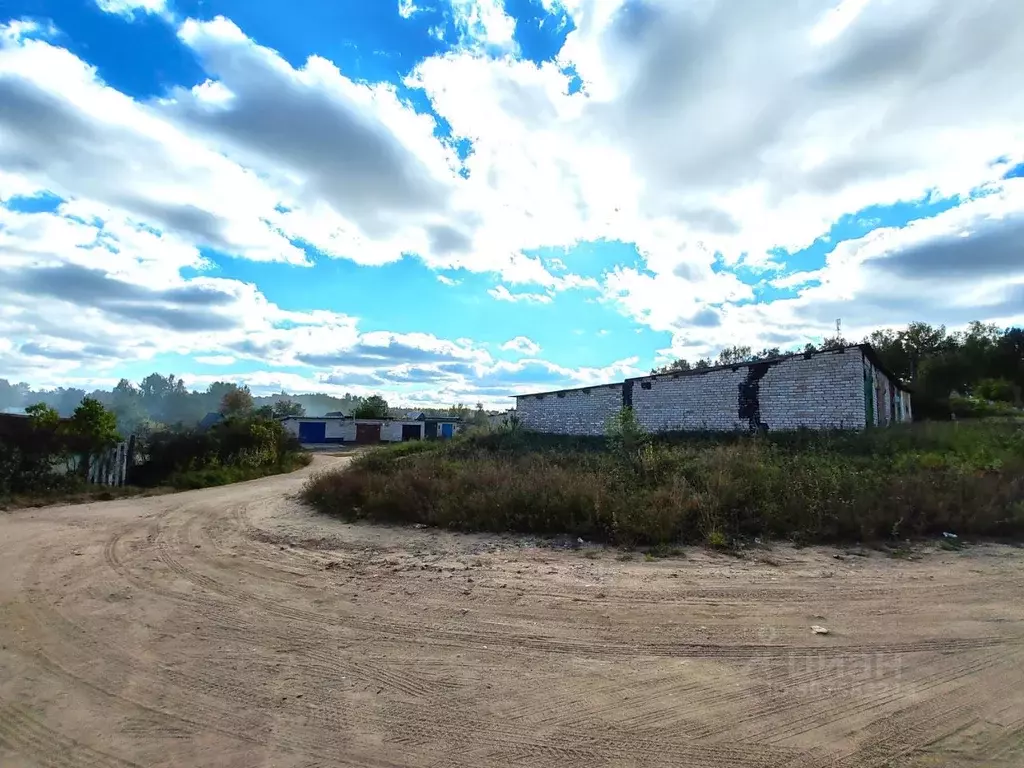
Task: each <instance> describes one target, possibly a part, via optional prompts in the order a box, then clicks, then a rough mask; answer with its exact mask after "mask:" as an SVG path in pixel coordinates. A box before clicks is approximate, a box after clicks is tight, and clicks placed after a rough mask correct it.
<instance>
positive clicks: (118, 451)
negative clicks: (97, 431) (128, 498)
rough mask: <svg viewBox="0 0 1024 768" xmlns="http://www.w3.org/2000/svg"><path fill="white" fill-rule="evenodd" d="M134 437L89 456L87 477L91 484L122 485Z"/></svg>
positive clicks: (126, 477)
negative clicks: (103, 451)
mask: <svg viewBox="0 0 1024 768" xmlns="http://www.w3.org/2000/svg"><path fill="white" fill-rule="evenodd" d="M134 442H135V440H134V438H132V439H130V440H126V441H124V442H121V443H118V444H117V445H115V446H113V447H112V448H110V449H109V450H108V451H106V452H105V453H101V454H99V455H95V456H90V457H89V472H88V475H87V479H88V481H89V482H90V483H92V484H93V485H118V486H120V485H124V484H125V483H126V482H127V480H128V468H129V466H130V462H131V460H132V453H133V452H134V445H133V443H134Z"/></svg>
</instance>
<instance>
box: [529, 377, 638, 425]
mask: <svg viewBox="0 0 1024 768" xmlns="http://www.w3.org/2000/svg"><path fill="white" fill-rule="evenodd" d="M622 387H623V385H622V384H603V385H601V386H599V387H587V388H585V389H570V390H566V391H564V392H549V393H546V394H543V395H525V396H523V397H519V398H516V415H517V416H518V417H519V421H520V423H521V424H522V425H523V428H524V429H529V430H532V431H534V432H547V433H551V434H557V435H603V434H604V433H605V427H606V426H607V425H608V421H609V419H611V418H612V417H613V416H614V415H615V414H617V413H618V412H619V411H620V410H621V409H622Z"/></svg>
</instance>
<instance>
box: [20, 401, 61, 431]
mask: <svg viewBox="0 0 1024 768" xmlns="http://www.w3.org/2000/svg"><path fill="white" fill-rule="evenodd" d="M25 413H26V414H28V417H29V420H30V421H31V422H32V427H33V429H38V430H42V429H53V430H55V429H57V425H58V424H59V423H60V414H59V413H57V409H56V408H52V407H50V406H49V405H47V404H46V403H35V404H34V405H30V406H28V407H26V408H25Z"/></svg>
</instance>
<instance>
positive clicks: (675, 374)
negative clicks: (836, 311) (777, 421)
mask: <svg viewBox="0 0 1024 768" xmlns="http://www.w3.org/2000/svg"><path fill="white" fill-rule="evenodd" d="M850 349H859V350H860V351H861V352H863V353H864V356H865V357H867V358H868V360H869V361H870V362H871V364H872V365H873V366H875V368H877V369H878V370H880V371H881V372H882V373H884V374H885V375H886V376H887V377H888V378H889V380H890V381H891V382H892V383H893V384H895V385H896V386H897V387H898V388H899V389H902V390H904V391H905V392H909V391H910V388H909V387H908V386H907V385H906V384H904V383H903V382H902V381H900V380H899V378H897V376H896V375H895V374H894V373H893V372H892V371H890V370H889V369H888V368H887V367H886V366H885V365H884V364H883V363H882V361H881V359H880V358H879V357H878V353H877V352H875V350H874V349H873V348H872V347H871V345H870V344H849V345H847V346H845V347H838V348H836V349H820V350H816V351H814V352H793V353H792V354H788V355H780V356H778V357H771V358H768V359H765V360H752V361H749V362H744V363H729V364H728V365H712V366H710V367H708V368H691V369H689V370H686V371H667V372H665V373H649V374H647V375H645V376H634V377H631V378H628V379H625V383H631V382H636V381H650V380H651V379H664V378H671V379H678V378H682V377H684V376H703V375H704V374H706V373H714V372H715V371H724V370H737V369H739V368H749V367H750V366H753V365H769V366H771V365H776V364H777V363H781V362H783V361H785V360H792V359H794V358H797V357H803V358H805V359H810V358H812V357H815V356H817V355H829V354H831V355H838V354H843V353H845V352H846V351H847V350H850ZM623 383H624V382H621V381H620V382H614V383H611V384H598V385H594V386H590V387H571V388H569V389H552V390H549V391H546V392H529V393H526V394H523V395H514V397H516V398H517V399H518V398H520V397H535V396H537V395H557V394H561V393H564V392H579V391H582V390H589V389H598V388H599V387H621V386H622V385H623Z"/></svg>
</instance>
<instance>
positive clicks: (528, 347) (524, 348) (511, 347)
mask: <svg viewBox="0 0 1024 768" xmlns="http://www.w3.org/2000/svg"><path fill="white" fill-rule="evenodd" d="M501 348H502V349H503V350H505V351H506V352H517V353H519V354H520V355H526V356H527V357H534V356H535V355H537V353H539V352H540V344H538V343H537V342H535V341H534V340H533V339H530V338H527V337H526V336H516V337H515V338H514V339H509V340H508V341H506V342H505V343H504V344H502V345H501Z"/></svg>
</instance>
